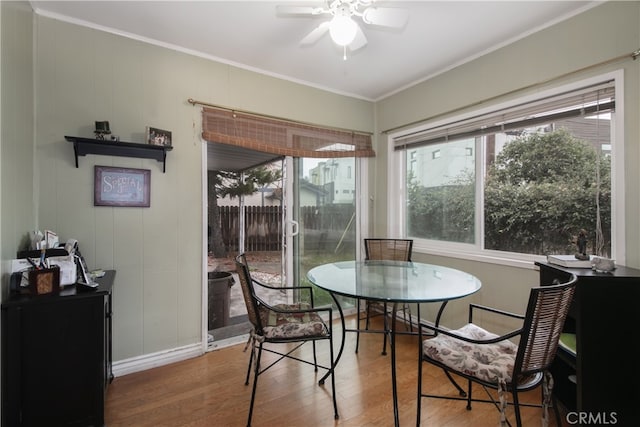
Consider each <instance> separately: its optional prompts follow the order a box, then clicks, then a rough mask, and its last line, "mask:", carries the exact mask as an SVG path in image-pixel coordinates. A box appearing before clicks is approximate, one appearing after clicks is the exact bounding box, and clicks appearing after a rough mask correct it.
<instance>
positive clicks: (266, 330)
mask: <svg viewBox="0 0 640 427" xmlns="http://www.w3.org/2000/svg"><path fill="white" fill-rule="evenodd" d="M235 262H236V271H237V273H238V277H239V279H240V286H241V288H242V294H243V297H244V301H245V305H246V306H247V314H248V317H249V321H250V323H251V325H252V327H253V329H252V330H251V332H250V337H249V342H248V343H247V347H249V345H250V348H251V354H250V355H249V367H248V368H247V376H246V379H245V385H249V379H250V377H251V368H252V367H253V374H254V375H253V389H252V391H251V403H250V404H249V415H248V419H247V426H250V425H251V419H252V415H253V405H254V401H255V397H256V389H257V385H258V377H259V376H260V375H262V374H263V373H264V372H265V371H267V370H268V369H269V368H271V367H272V366H274V365H275V364H276V363H278V362H279V361H281V360H283V359H285V358H288V359H292V360H296V361H298V362H302V363H304V364H308V365H312V366H313V367H314V371H316V372H317V371H318V368H321V369H324V370H326V371H328V372H330V375H331V395H332V397H333V409H334V418H335V419H338V405H337V402H336V383H335V370H334V368H335V361H334V360H335V359H334V356H333V328H332V323H333V310H332V309H331V307H323V308H314V307H313V289H312V288H311V287H308V286H296V287H272V286H268V285H265V284H263V283H261V282H259V281H258V280H256V279H252V277H251V274H250V273H249V266H248V264H247V260H246V257H245V255H244V254H240V255H238V256H237V257H236V260H235ZM256 286H260V287H262V288H265V289H271V290H277V291H294V290H295V291H296V292H303V291H308V292H309V298H310V300H309V302H298V303H293V304H277V305H270V304H268V303H267V302H265V301H264V300H263V299H261V298H260V297H259V296H258V295H257V293H256ZM321 315H326V317H327V319H328V320H326V321H325V320H323V318H322V317H321ZM317 341H327V342H328V346H329V362H328V363H326V364H324V365H323V364H318V361H317V356H316V342H317ZM292 343H293V344H295V345H293V346H292V345H291V344H292ZM306 343H311V344H312V346H313V361H311V360H307V359H306V358H305V357H304V355H301V354H299V352H297V350H298V349H299V348H301V347H302V346H303V345H304V344H306ZM275 344H285V346H284V347H286V348H284V349H282V350H281V351H278V350H276V349H275V348H274V347H277V346H275ZM245 350H246V349H245ZM263 351H266V352H269V353H273V354H276V355H277V356H278V358H277V359H276V360H275V361H273V362H271V363H270V364H269V365H267V366H266V367H262V366H260V362H261V357H262V353H263ZM322 378H323V379H322V380H320V382H319V383H320V385H323V384H324V378H325V377H322Z"/></svg>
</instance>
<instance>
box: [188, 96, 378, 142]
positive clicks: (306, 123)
mask: <svg viewBox="0 0 640 427" xmlns="http://www.w3.org/2000/svg"><path fill="white" fill-rule="evenodd" d="M187 102H188V103H189V104H191V105H194V106H195V105H202V106H205V107H211V108H216V109H218V110H225V111H229V112H231V113H241V114H247V115H249V116H254V117H258V118H265V119H272V120H279V121H281V122H285V123H292V124H297V125H303V126H315V127H322V128H325V129H330V130H335V131H339V132H348V133H352V134H359V135H369V136H371V135H373V132H365V131H361V130H353V129H344V128H339V127H333V126H325V125H319V124H316V123H309V122H302V121H299V120H292V119H285V118H282V117H277V116H270V115H267V114H260V113H254V112H252V111H245V110H238V109H237V108H230V107H225V106H222V105H216V104H210V103H208V102H203V101H198V100H195V99H193V98H189V99H187Z"/></svg>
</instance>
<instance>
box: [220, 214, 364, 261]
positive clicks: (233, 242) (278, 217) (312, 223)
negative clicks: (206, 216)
mask: <svg viewBox="0 0 640 427" xmlns="http://www.w3.org/2000/svg"><path fill="white" fill-rule="evenodd" d="M218 209H219V210H220V229H221V231H222V239H223V241H224V244H225V245H226V247H227V250H229V251H236V250H238V227H239V224H240V221H239V215H238V212H239V208H238V207H237V206H220V207H219V208H218ZM353 212H354V207H353V206H352V205H326V206H320V207H315V206H304V207H302V208H300V220H299V226H300V230H301V231H302V230H304V232H305V233H308V232H310V231H311V232H312V234H321V235H323V236H325V238H327V236H337V237H340V236H342V234H343V233H344V231H345V230H347V229H351V230H353V229H354V228H353V227H354V226H355V224H353V223H352V222H353ZM245 228H246V234H245V251H279V250H281V249H282V207H280V206H245ZM329 238H330V237H329Z"/></svg>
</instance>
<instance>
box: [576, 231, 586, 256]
mask: <svg viewBox="0 0 640 427" xmlns="http://www.w3.org/2000/svg"><path fill="white" fill-rule="evenodd" d="M576 245H577V246H578V253H577V254H576V259H580V260H587V259H589V255H587V230H585V229H584V228H583V229H581V230H580V232H579V233H578V238H577V240H576Z"/></svg>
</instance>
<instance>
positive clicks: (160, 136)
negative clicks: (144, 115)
mask: <svg viewBox="0 0 640 427" xmlns="http://www.w3.org/2000/svg"><path fill="white" fill-rule="evenodd" d="M145 135H146V137H145V140H146V141H147V144H151V145H160V146H164V147H171V131H169V130H164V129H158V128H154V127H151V126H147V130H146V133H145Z"/></svg>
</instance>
